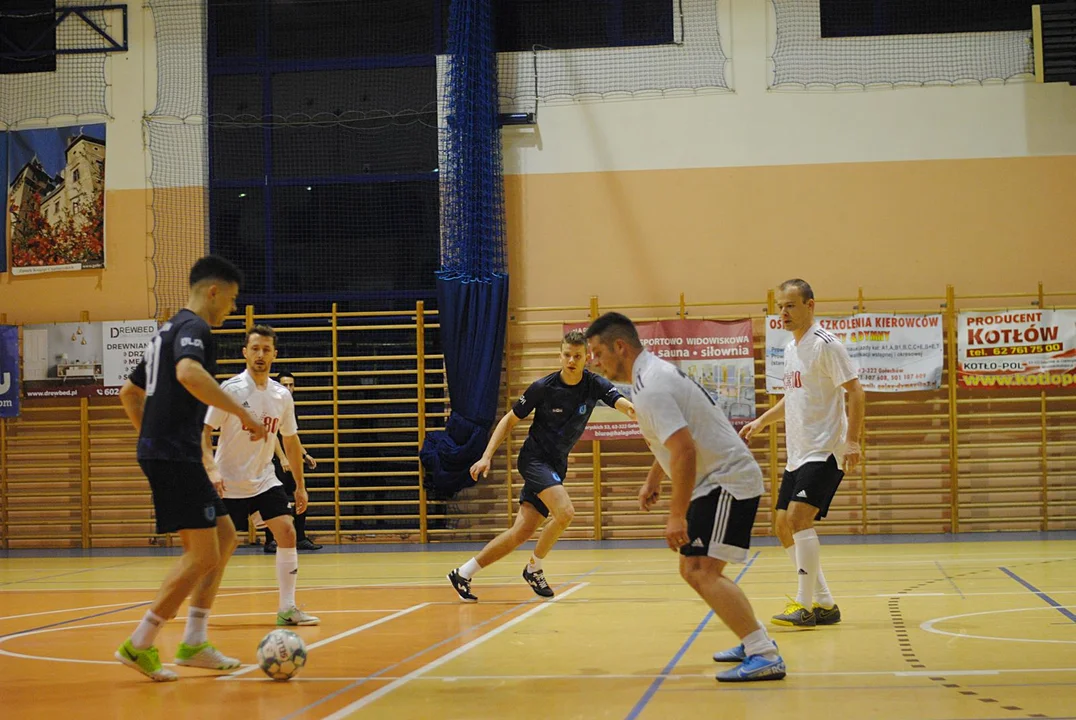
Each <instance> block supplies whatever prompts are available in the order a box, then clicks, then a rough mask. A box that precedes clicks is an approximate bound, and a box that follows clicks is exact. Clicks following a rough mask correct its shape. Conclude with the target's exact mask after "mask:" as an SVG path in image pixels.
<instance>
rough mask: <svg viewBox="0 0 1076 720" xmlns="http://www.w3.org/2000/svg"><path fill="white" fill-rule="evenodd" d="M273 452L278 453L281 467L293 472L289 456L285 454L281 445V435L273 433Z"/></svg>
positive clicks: (277, 457) (277, 456)
mask: <svg viewBox="0 0 1076 720" xmlns="http://www.w3.org/2000/svg"><path fill="white" fill-rule="evenodd" d="M296 437H298V436H296ZM273 453H274V454H275V455H276V459H277V460H279V461H280V468H281V469H282V470H283V471H284V472H291V462H290V461H289V460H288V456H287V455H285V454H284V448H282V447H280V435H273Z"/></svg>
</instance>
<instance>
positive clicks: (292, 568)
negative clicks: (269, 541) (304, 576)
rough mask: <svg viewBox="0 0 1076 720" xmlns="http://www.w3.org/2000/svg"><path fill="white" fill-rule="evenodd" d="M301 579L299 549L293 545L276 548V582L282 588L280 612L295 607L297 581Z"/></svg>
mask: <svg viewBox="0 0 1076 720" xmlns="http://www.w3.org/2000/svg"><path fill="white" fill-rule="evenodd" d="M298 579H299V551H298V550H297V549H295V548H293V547H290V548H282V547H279V546H278V547H277V549H276V584H277V587H279V588H280V612H287V611H288V610H291V609H292V608H293V607H295V583H296V581H297V580H298Z"/></svg>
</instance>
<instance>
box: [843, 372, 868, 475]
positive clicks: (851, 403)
mask: <svg viewBox="0 0 1076 720" xmlns="http://www.w3.org/2000/svg"><path fill="white" fill-rule="evenodd" d="M841 387H843V388H844V390H845V392H846V393H848V437H847V438H845V448H844V462H843V463H842V465H843V466H844V471H845V472H851V471H852V470H855V468H856V465H858V464H859V462H860V460H861V459H862V454H863V451H862V450H861V449H860V441H861V440H862V433H863V417H864V416H865V415H866V412H867V394H866V393H865V392H863V386H862V385H860V384H859V378H852V379H851V380H849V381H848V382H846V383H844V384H843V385H841Z"/></svg>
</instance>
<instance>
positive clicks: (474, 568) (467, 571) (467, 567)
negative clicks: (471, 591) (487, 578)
mask: <svg viewBox="0 0 1076 720" xmlns="http://www.w3.org/2000/svg"><path fill="white" fill-rule="evenodd" d="M481 569H482V566H481V565H479V564H478V561H477V560H475V559H474V558H471V559H470V560H468V561H467V562H465V563H463V565H462V566H460V577H462V578H463V579H464V580H470V579H471V578H473V577H474V576H475V575H477V574H478V571H479V570H481Z"/></svg>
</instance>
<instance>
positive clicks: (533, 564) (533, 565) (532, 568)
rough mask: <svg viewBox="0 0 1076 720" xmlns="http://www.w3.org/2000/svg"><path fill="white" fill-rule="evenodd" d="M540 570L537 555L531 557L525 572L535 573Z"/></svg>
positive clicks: (540, 562) (540, 559)
mask: <svg viewBox="0 0 1076 720" xmlns="http://www.w3.org/2000/svg"><path fill="white" fill-rule="evenodd" d="M541 569H542V558H540V557H538V556H537V555H531V561H530V562H529V563H527V571H528V572H532V573H536V572H538V571H539V570H541Z"/></svg>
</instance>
